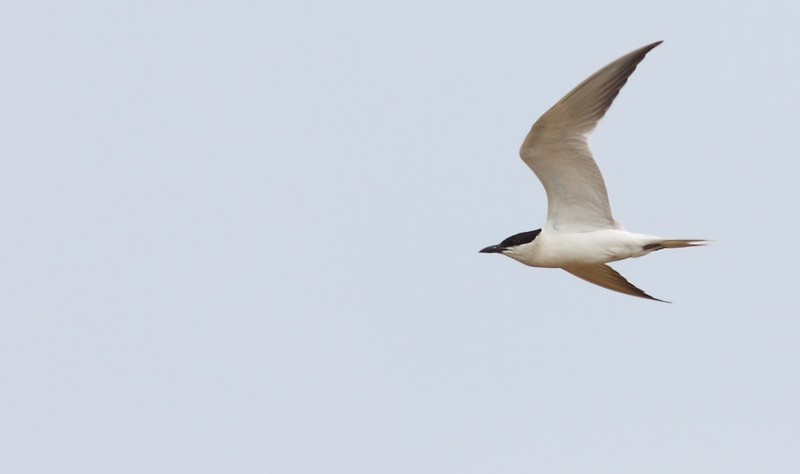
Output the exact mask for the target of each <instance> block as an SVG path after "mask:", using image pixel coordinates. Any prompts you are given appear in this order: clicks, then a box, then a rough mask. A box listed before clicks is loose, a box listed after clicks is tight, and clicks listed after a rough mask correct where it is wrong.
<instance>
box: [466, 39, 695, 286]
mask: <svg viewBox="0 0 800 474" xmlns="http://www.w3.org/2000/svg"><path fill="white" fill-rule="evenodd" d="M659 44H661V41H658V42H655V43H652V44H649V45H647V46H644V47H642V48H639V49H637V50H635V51H632V52H630V53H628V54H626V55H624V56H622V57H621V58H619V59H617V60H616V61H614V62H612V63H611V64H609V65H608V66H606V67H604V68H602V69H600V70H599V71H597V72H596V73H594V74H592V75H591V76H589V78H588V79H586V80H585V81H583V82H581V83H580V84H578V86H577V87H576V88H574V89H573V90H572V91H570V92H569V93H568V94H567V95H566V96H564V98H562V99H561V100H560V101H558V103H556V105H554V106H553V107H551V108H550V110H548V111H547V112H545V113H544V115H542V116H541V117H539V120H537V121H536V123H534V124H533V127H532V128H531V131H530V132H529V133H528V136H527V137H526V138H525V141H524V142H523V143H522V148H521V149H520V156H521V157H522V161H524V162H525V164H527V165H528V166H529V167H530V168H531V169H532V170H533V172H534V173H535V174H536V176H537V177H538V178H539V181H541V182H542V185H543V186H544V190H545V193H546V194H547V221H546V222H545V224H544V227H543V228H542V229H536V230H532V231H529V232H521V233H519V234H516V235H512V236H511V237H509V238H507V239H505V240H503V241H502V242H500V243H499V244H498V245H491V246H489V247H486V248H484V249H483V250H481V252H482V253H500V254H503V255H505V256H507V257H511V258H513V259H514V260H517V261H518V262H521V263H524V264H525V265H529V266H531V267H544V268H561V269H563V270H566V271H567V272H569V273H571V274H573V275H575V276H576V277H578V278H582V279H584V280H586V281H588V282H589V283H594V284H595V285H599V286H601V287H603V288H607V289H609V290H613V291H618V292H620V293H624V294H626V295H631V296H637V297H640V298H647V299H651V300H656V301H664V300H660V299H658V298H653V297H652V296H650V295H648V294H647V293H645V292H644V291H642V290H640V289H639V288H637V287H635V286H634V285H633V284H631V283H630V282H629V281H628V280H626V279H625V277H623V276H622V275H620V274H619V273H617V272H616V271H615V270H614V269H613V268H611V267H610V266H608V265H607V263H609V262H615V261H618V260H624V259H626V258H633V257H641V256H643V255H647V254H649V253H650V252H654V251H656V250H661V249H674V248H681V247H694V246H698V245H704V244H705V243H706V242H707V241H705V240H701V239H665V238H662V237H656V236H653V235H647V234H637V233H633V232H628V231H627V230H625V229H624V228H623V227H622V225H621V224H620V223H619V222H617V221H616V220H615V219H614V217H613V216H612V215H611V206H610V205H609V202H608V192H607V191H606V185H605V182H604V181H603V175H602V174H601V173H600V169H599V168H598V167H597V163H596V162H595V161H594V157H593V156H592V152H591V150H590V149H589V143H588V136H589V134H590V133H591V132H592V131H594V129H595V127H596V126H597V123H598V122H599V121H600V119H602V118H603V116H604V115H605V113H606V111H607V110H608V109H609V107H611V103H612V102H613V101H614V98H615V97H617V94H619V91H620V89H622V86H624V85H625V83H626V82H627V80H628V77H629V76H630V75H631V74H633V71H634V70H635V69H636V66H637V65H638V64H639V62H641V60H642V59H644V57H645V55H646V54H647V53H648V52H650V50H651V49H653V48H655V47H656V46H658V45H659Z"/></svg>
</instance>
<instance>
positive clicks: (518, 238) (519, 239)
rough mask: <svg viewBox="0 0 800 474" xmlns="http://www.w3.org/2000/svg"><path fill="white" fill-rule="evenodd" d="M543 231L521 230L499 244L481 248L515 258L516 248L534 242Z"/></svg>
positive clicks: (483, 251) (485, 251) (482, 251)
mask: <svg viewBox="0 0 800 474" xmlns="http://www.w3.org/2000/svg"><path fill="white" fill-rule="evenodd" d="M541 231H542V229H536V230H531V231H528V232H520V233H519V234H516V235H512V236H511V237H509V238H507V239H505V240H504V241H502V242H500V243H499V244H497V245H490V246H488V247H486V248H485V249H481V251H480V253H501V254H503V255H506V256H509V257H511V258H514V254H515V252H516V250H518V248H519V247H520V246H521V245H525V244H529V243H531V242H533V241H534V239H536V236H538V235H539V232H541Z"/></svg>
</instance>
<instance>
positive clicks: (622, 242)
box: [506, 228, 659, 268]
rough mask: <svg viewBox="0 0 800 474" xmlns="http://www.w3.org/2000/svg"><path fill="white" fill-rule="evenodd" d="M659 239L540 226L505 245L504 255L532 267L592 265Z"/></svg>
mask: <svg viewBox="0 0 800 474" xmlns="http://www.w3.org/2000/svg"><path fill="white" fill-rule="evenodd" d="M654 239H655V240H657V239H659V238H658V237H653V236H649V235H643V234H633V233H631V232H628V231H626V230H621V229H603V230H597V231H593V232H574V233H562V232H555V231H552V230H549V229H547V228H545V229H543V230H542V232H541V233H540V234H539V235H538V236H537V237H536V239H535V240H534V241H533V242H531V243H529V244H525V245H520V246H519V247H516V248H514V249H509V251H508V252H506V255H508V256H509V257H511V258H513V259H514V260H517V261H519V262H521V263H524V264H525V265H529V266H532V267H548V268H561V267H563V266H566V265H575V264H584V265H593V264H598V263H608V262H614V261H617V260H623V259H626V258H630V257H641V256H642V255H645V254H647V253H649V251H648V250H644V249H643V247H644V246H645V245H646V244H647V243H648V242H652V241H653V240H654Z"/></svg>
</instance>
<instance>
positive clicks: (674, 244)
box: [644, 239, 710, 251]
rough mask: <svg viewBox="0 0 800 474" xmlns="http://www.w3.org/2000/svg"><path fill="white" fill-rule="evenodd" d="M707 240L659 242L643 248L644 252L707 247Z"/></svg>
mask: <svg viewBox="0 0 800 474" xmlns="http://www.w3.org/2000/svg"><path fill="white" fill-rule="evenodd" d="M708 242H710V241H708V240H702V239H670V240H659V241H658V242H653V243H652V244H647V245H645V246H644V249H645V250H652V251H656V250H661V249H679V248H683V247H699V246H701V245H708Z"/></svg>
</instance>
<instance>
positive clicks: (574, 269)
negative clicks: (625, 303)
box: [563, 263, 669, 303]
mask: <svg viewBox="0 0 800 474" xmlns="http://www.w3.org/2000/svg"><path fill="white" fill-rule="evenodd" d="M563 268H564V270H566V271H567V272H569V273H571V274H573V275H575V276H576V277H578V278H581V279H583V280H586V281H588V282H589V283H594V284H595V285H598V286H602V287H603V288H607V289H609V290H613V291H618V292H620V293H625V294H626V295H631V296H638V297H639V298H647V299H648V300H655V301H661V302H662V303H669V301H664V300H660V299H658V298H653V297H652V296H650V295H648V294H647V293H645V292H644V291H642V290H640V289H639V288H636V287H635V286H633V284H631V282H629V281H628V280H626V279H625V277H624V276H622V275H620V274H619V273H617V271H616V270H614V269H613V268H611V267H609V266H608V265H606V264H604V263H600V264H597V265H571V266H568V267H563Z"/></svg>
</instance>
